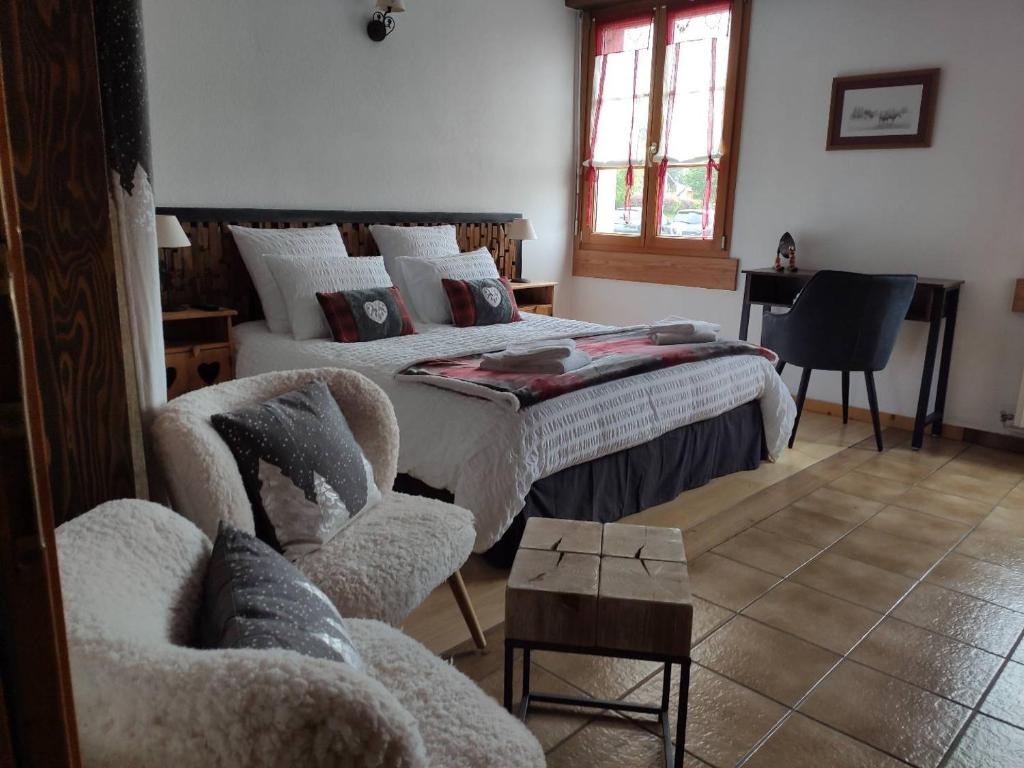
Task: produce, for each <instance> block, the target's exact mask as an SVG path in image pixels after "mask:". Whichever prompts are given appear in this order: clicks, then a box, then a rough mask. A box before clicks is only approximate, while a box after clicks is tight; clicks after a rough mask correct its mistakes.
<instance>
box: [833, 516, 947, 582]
mask: <svg viewBox="0 0 1024 768" xmlns="http://www.w3.org/2000/svg"><path fill="white" fill-rule="evenodd" d="M830 551H831V552H834V553H835V554H837V555H843V556H844V557H849V558H852V559H854V560H860V561H861V562H862V563H867V564H868V565H873V566H875V567H877V568H882V569H884V570H887V571H892V572H893V573H902V574H903V575H904V576H909V577H910V578H913V579H916V578H920V576H921V574H923V573H924V572H925V571H927V570H928V569H929V568H931V567H932V565H934V564H935V563H936V562H937V561H938V560H939V558H941V557H942V556H943V555H944V554H945V552H946V550H945V549H939V548H938V547H933V546H930V545H928V544H922V543H920V542H918V541H910V540H909V539H904V538H901V537H899V536H892V535H890V534H888V533H883V532H882V531H876V530H874V529H872V528H858V529H857V530H856V531H853V532H851V533H850V534H849V535H848V536H846V537H845V538H844V539H843V540H842V541H839V542H837V543H836V545H835V546H833V547H832V549H831V550H830Z"/></svg>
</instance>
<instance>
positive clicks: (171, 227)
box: [156, 215, 192, 248]
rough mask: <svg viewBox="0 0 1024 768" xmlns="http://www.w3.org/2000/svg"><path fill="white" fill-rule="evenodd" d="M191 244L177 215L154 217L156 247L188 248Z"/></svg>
mask: <svg viewBox="0 0 1024 768" xmlns="http://www.w3.org/2000/svg"><path fill="white" fill-rule="evenodd" d="M191 245H192V243H190V242H189V240H188V235H186V234H185V230H184V229H183V228H182V226H181V222H180V221H178V217H177V216H163V215H158V216H157V217H156V247H157V248H189V247H190V246H191Z"/></svg>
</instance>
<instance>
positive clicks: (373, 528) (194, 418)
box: [153, 368, 483, 646]
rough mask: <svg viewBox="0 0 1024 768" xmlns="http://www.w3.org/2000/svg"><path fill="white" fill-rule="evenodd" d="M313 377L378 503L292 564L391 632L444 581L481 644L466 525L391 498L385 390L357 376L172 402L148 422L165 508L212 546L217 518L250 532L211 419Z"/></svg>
mask: <svg viewBox="0 0 1024 768" xmlns="http://www.w3.org/2000/svg"><path fill="white" fill-rule="evenodd" d="M314 379H322V380H324V381H325V382H326V383H327V385H328V387H329V388H330V390H331V394H333V395H334V398H335V400H337V402H338V405H339V406H340V408H341V411H342V413H343V414H344V415H345V419H346V420H347V421H348V424H349V426H350V427H351V429H352V433H353V435H354V436H355V438H356V440H357V441H358V443H359V445H360V446H361V447H362V449H363V452H364V453H365V454H366V457H367V459H368V460H369V461H370V463H371V464H372V465H373V474H374V479H375V481H376V483H377V485H378V486H379V488H380V490H381V493H383V494H384V500H383V501H382V502H381V504H380V505H379V506H377V507H376V508H374V509H372V510H370V511H368V512H367V513H365V514H363V515H360V516H359V517H357V518H356V519H355V520H354V521H353V522H352V523H351V524H349V526H348V527H346V528H345V530H344V531H342V533H341V534H339V535H338V536H336V537H335V538H334V539H332V540H331V541H330V542H329V543H328V544H327V545H326V546H325V547H324V548H323V549H321V550H319V551H318V552H315V553H313V554H311V555H308V556H306V557H304V558H302V559H300V560H299V561H298V562H297V563H296V565H298V567H299V568H300V570H302V571H303V572H304V573H305V574H306V575H307V576H309V578H310V579H312V580H313V581H314V582H315V583H316V585H317V586H319V587H320V588H321V589H322V590H323V591H324V592H325V593H327V595H328V596H329V597H330V598H331V600H332V601H334V604H335V605H336V606H337V607H338V610H339V611H341V614H342V615H343V616H357V617H360V618H369V619H380V620H381V621H386V622H388V623H389V624H392V625H395V626H397V625H399V624H400V623H401V622H402V621H403V620H404V619H405V617H406V616H408V615H409V613H410V612H411V611H412V610H413V609H414V608H415V607H416V606H418V605H419V604H420V603H422V602H423V600H424V599H426V597H427V595H429V594H430V592H431V590H433V589H434V588H435V587H436V586H438V585H439V584H440V583H441V582H443V581H444V580H445V579H448V580H449V584H450V585H451V587H452V590H453V591H454V592H455V597H456V599H457V600H458V603H459V607H460V609H461V610H462V612H463V615H464V617H465V618H466V622H467V624H468V625H469V628H470V631H471V632H472V634H473V637H474V640H476V642H477V644H478V645H481V646H482V643H483V634H482V632H481V631H480V627H479V624H478V623H477V620H476V616H475V614H474V612H473V608H472V604H471V603H470V602H469V597H468V595H467V594H466V591H465V585H464V584H463V582H462V577H461V576H460V575H459V573H458V569H459V568H460V567H461V566H462V564H463V563H465V562H466V559H467V558H468V557H469V553H470V551H471V550H472V548H473V541H474V530H473V517H472V515H471V514H470V513H469V512H467V511H466V510H464V509H461V508H460V507H456V506H453V505H451V504H445V503H443V502H439V501H434V500H432V499H426V498H422V497H419V496H407V495H405V494H401V493H395V492H393V491H392V490H391V487H392V485H393V484H394V482H395V475H396V473H397V468H398V422H397V420H396V419H395V412H394V408H392V406H391V401H390V400H388V397H387V395H386V394H384V391H383V390H382V389H381V388H380V387H378V386H377V385H376V384H374V383H373V382H371V381H370V380H369V379H368V378H366V377H365V376H362V375H361V374H358V373H355V372H353V371H345V370H338V369H336V368H319V369H311V370H304V371H284V372H277V373H266V374H262V375H260V376H252V377H250V378H246V379H238V380H236V381H230V382H226V383H224V384H218V385H216V386H212V387H207V388H205V389H200V390H197V391H195V392H191V393H189V394H187V395H183V396H181V397H178V398H175V399H174V400H172V401H171V402H170V403H168V404H167V405H166V406H164V407H163V408H162V409H161V411H160V414H159V415H158V416H157V418H156V420H155V422H154V424H153V437H154V442H155V446H156V453H157V456H158V458H159V460H160V463H161V465H162V468H163V473H164V477H165V478H166V481H167V486H168V490H169V492H170V497H171V504H172V506H173V507H174V508H175V509H176V510H178V511H179V512H181V513H182V514H183V515H185V516H186V517H187V518H188V519H189V520H192V521H193V522H194V523H195V524H196V525H198V526H199V527H200V528H201V529H202V530H203V532H204V533H206V535H207V536H209V537H210V538H211V539H212V538H213V537H215V536H216V533H217V523H218V521H219V520H222V519H223V520H226V521H228V522H230V523H231V524H232V525H234V526H235V527H236V528H239V529H241V530H244V531H248V532H249V533H252V532H253V531H254V522H253V516H252V508H251V506H250V504H249V499H248V497H247V496H246V493H245V487H244V486H243V484H242V476H241V474H240V473H239V471H238V466H237V464H236V463H235V459H234V456H233V455H232V453H231V449H230V448H229V447H228V446H227V444H226V443H225V442H224V441H223V440H222V439H221V437H220V435H219V434H218V433H217V431H216V430H215V429H214V428H213V425H212V424H211V422H210V417H211V416H213V415H214V414H215V413H222V412H225V411H232V410H237V409H239V408H242V407H245V406H247V405H251V404H254V403H258V402H262V401H264V400H269V399H270V398H273V397H276V396H278V395H281V394H283V393H285V392H288V391H290V390H294V389H297V388H299V387H302V386H304V385H305V384H307V383H309V382H310V381H312V380H314Z"/></svg>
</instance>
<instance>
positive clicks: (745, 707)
mask: <svg viewBox="0 0 1024 768" xmlns="http://www.w3.org/2000/svg"><path fill="white" fill-rule="evenodd" d="M678 694H679V678H678V675H676V676H674V677H673V679H672V703H671V710H670V711H671V712H672V713H675V712H676V711H677V707H678V701H679V699H678ZM660 696H661V676H660V675H656V676H655V677H653V678H652V679H651V680H649V681H648V682H646V683H644V684H643V686H641V687H640V689H638V691H637V692H636V694H635V695H634V694H630V698H631V699H633V698H636V699H637V700H638V701H641V700H646V701H657V700H658V699H659V697H660ZM785 713H786V708H785V707H783V706H782V705H780V704H777V703H776V702H774V701H771V700H770V699H767V698H765V697H764V696H762V695H761V694H759V693H755V692H754V691H751V690H749V689H747V688H744V687H742V686H740V685H737V684H736V683H734V682H732V681H731V680H727V679H726V678H724V677H722V676H721V675H719V674H717V673H716V672H712V671H711V670H708V669H705V668H704V667H700V666H697V665H694V667H693V669H692V671H691V673H690V700H689V711H688V714H687V718H686V751H687V752H692V753H693V754H694V755H695V756H697V757H698V758H700V759H701V760H704V761H705V762H707V763H708V764H710V765H715V766H732V765H735V764H736V761H737V760H739V759H740V758H741V757H743V755H745V754H746V753H747V752H749V751H750V749H751V747H753V746H754V744H756V743H757V742H758V740H759V739H761V738H762V737H763V736H764V735H765V734H766V733H768V731H769V730H771V728H772V726H774V725H775V723H777V722H778V721H779V719H780V718H781V717H782V716H783V715H784V714H785ZM671 725H672V728H673V730H672V734H673V739H674V738H675V718H674V717H673V718H672V723H671ZM648 729H649V730H656V729H657V725H656V724H648ZM622 765H623V766H625V765H628V763H623V764H622Z"/></svg>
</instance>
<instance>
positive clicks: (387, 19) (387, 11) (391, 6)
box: [366, 0, 405, 43]
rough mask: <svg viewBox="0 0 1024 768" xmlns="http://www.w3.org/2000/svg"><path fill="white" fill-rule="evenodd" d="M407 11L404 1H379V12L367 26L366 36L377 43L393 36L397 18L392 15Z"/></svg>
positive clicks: (376, 12)
mask: <svg viewBox="0 0 1024 768" xmlns="http://www.w3.org/2000/svg"><path fill="white" fill-rule="evenodd" d="M404 10H405V2H403V0H377V10H375V11H374V12H373V17H372V18H371V19H370V22H369V23H368V24H367V25H366V34H368V35H369V36H370V39H371V40H373V42H375V43H379V42H380V41H381V40H383V39H384V38H385V37H387V36H388V35H390V34H391V32H392V31H393V30H394V28H395V17H394V16H392V15H391V14H392V13H401V12H402V11H404Z"/></svg>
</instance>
